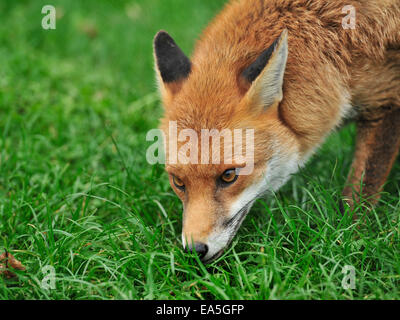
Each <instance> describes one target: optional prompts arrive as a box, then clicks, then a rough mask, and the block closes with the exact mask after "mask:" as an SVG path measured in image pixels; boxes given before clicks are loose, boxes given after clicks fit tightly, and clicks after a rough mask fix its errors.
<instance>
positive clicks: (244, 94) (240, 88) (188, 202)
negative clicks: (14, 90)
mask: <svg viewBox="0 0 400 320" xmlns="http://www.w3.org/2000/svg"><path fill="white" fill-rule="evenodd" d="M344 8H350V9H349V10H350V11H351V10H353V13H354V25H353V26H351V27H346V26H345V25H343V20H344V18H345V17H346V11H344ZM154 56H155V61H156V63H155V68H156V74H157V79H158V84H159V89H160V93H161V98H162V102H163V105H164V109H165V115H164V117H163V119H162V121H161V129H162V130H163V132H164V133H165V136H166V137H168V136H169V134H170V133H169V130H168V127H169V124H170V123H171V122H174V123H176V124H177V128H178V130H180V131H181V130H184V129H187V128H189V129H192V130H194V131H195V132H197V133H198V134H199V135H200V131H201V130H203V129H210V130H211V129H214V130H219V131H221V130H224V129H229V130H234V129H249V128H251V129H253V130H254V169H253V170H252V172H251V174H247V175H240V174H239V172H240V168H241V167H243V164H242V163H235V162H232V163H225V162H222V163H206V164H203V163H196V162H195V163H171V162H168V161H166V171H167V172H168V174H169V177H170V184H171V186H172V188H173V189H174V191H175V192H176V194H177V195H178V197H179V198H180V199H181V200H182V202H183V208H184V212H183V231H182V241H183V246H184V248H186V249H187V250H190V251H196V252H197V254H198V255H199V257H200V258H201V259H202V261H203V262H205V263H208V262H211V261H212V260H214V259H216V258H218V257H219V256H221V254H222V253H223V250H224V249H225V248H226V247H227V246H228V245H229V243H230V242H231V240H232V238H233V236H234V235H235V233H236V231H237V230H238V228H239V227H240V225H241V223H242V221H243V219H244V218H245V216H246V215H247V213H248V212H249V210H250V208H251V206H252V204H253V203H254V201H255V200H256V199H257V198H258V197H260V196H263V195H264V194H266V193H268V192H269V191H276V190H277V189H278V188H280V187H281V186H282V185H283V184H284V183H285V182H286V181H287V180H288V179H289V178H290V176H291V175H292V174H293V173H295V172H296V171H297V170H298V169H299V168H300V167H302V166H303V165H304V164H305V163H306V161H307V160H308V159H309V158H310V156H311V155H312V154H313V153H314V152H315V150H316V149H317V148H318V147H319V146H320V145H321V144H322V143H323V142H324V139H325V138H326V137H327V136H328V135H329V134H330V133H331V132H332V131H334V130H335V129H336V128H338V127H340V125H341V124H342V123H343V122H344V121H347V120H354V121H355V122H356V126H357V141H356V149H355V155H354V160H353V164H352V168H351V170H350V173H349V176H348V183H347V184H346V187H345V188H344V191H343V197H344V199H345V203H346V205H348V206H349V207H350V209H351V208H352V207H353V206H354V204H355V202H357V201H359V199H360V198H359V197H360V192H362V195H363V196H364V195H365V196H367V197H369V198H370V199H371V202H372V203H375V202H376V201H377V200H378V199H379V192H380V191H381V188H382V186H383V184H384V182H385V180H386V178H387V176H388V174H389V172H390V170H391V167H392V165H393V163H394V161H395V158H396V155H397V153H398V151H399V148H400V0H329V1H327V0H233V1H231V2H230V3H228V4H227V5H226V7H225V8H224V9H223V11H222V12H221V13H220V14H219V15H218V16H217V17H216V18H215V19H214V21H213V22H212V23H211V24H210V25H209V26H208V27H207V28H206V30H205V31H204V33H203V34H202V36H201V38H200V40H199V41H198V42H197V44H196V47H195V50H194V53H193V55H192V58H191V59H189V58H188V57H187V56H186V55H185V54H184V53H183V52H182V50H181V49H180V48H179V47H178V45H177V44H176V43H175V41H174V40H173V39H172V38H171V36H170V35H168V33H166V32H165V31H160V32H159V33H158V34H157V35H156V37H155V39H154ZM167 140H168V138H167ZM194 141H196V142H192V143H195V144H197V143H198V141H197V140H194ZM183 143H184V142H183V141H178V145H182V144H183ZM224 151H226V150H222V152H224ZM166 153H168V151H167V152H166ZM167 159H168V157H167ZM361 186H362V189H361Z"/></svg>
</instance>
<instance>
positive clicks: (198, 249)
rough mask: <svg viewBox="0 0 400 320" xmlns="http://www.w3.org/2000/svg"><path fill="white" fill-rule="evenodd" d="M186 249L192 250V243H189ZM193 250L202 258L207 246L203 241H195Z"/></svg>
mask: <svg viewBox="0 0 400 320" xmlns="http://www.w3.org/2000/svg"><path fill="white" fill-rule="evenodd" d="M187 250H188V251H192V252H193V245H192V244H189V245H188V247H187ZM194 251H196V253H197V255H198V256H199V258H200V259H202V258H204V257H205V255H206V254H207V252H208V246H207V245H206V244H204V243H201V242H195V243H194Z"/></svg>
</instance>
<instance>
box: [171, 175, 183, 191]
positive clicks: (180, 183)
mask: <svg viewBox="0 0 400 320" xmlns="http://www.w3.org/2000/svg"><path fill="white" fill-rule="evenodd" d="M172 181H174V185H175V187H177V188H178V189H180V190H185V184H184V183H183V181H182V180H181V179H179V178H178V177H175V176H172Z"/></svg>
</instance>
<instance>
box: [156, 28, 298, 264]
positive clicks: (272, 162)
mask: <svg viewBox="0 0 400 320" xmlns="http://www.w3.org/2000/svg"><path fill="white" fill-rule="evenodd" d="M203 45H204V44H203ZM206 49H207V50H201V51H195V54H194V56H193V58H192V60H190V59H189V58H188V57H187V56H186V55H185V54H184V53H183V51H182V50H181V49H180V48H179V47H178V45H177V44H176V43H175V41H174V40H173V39H172V38H171V36H169V35H168V33H166V32H164V31H160V32H159V33H158V34H157V35H156V37H155V39H154V56H155V61H156V63H155V69H156V74H157V80H158V85H159V90H160V93H161V97H162V102H163V105H164V109H165V114H164V118H163V119H162V121H161V129H162V130H163V132H164V135H165V138H166V141H167V143H166V144H165V146H166V148H165V151H166V152H165V153H166V159H167V160H166V171H167V172H168V174H169V180H170V184H171V186H172V188H173V190H174V191H175V193H176V194H177V195H178V197H179V198H180V199H181V200H182V202H183V230H182V241H183V246H184V247H185V248H186V249H189V250H191V251H192V250H194V251H196V252H197V253H198V255H199V256H200V258H201V259H202V261H203V262H206V263H207V262H210V261H212V260H214V259H216V258H217V257H219V256H220V255H221V254H222V253H223V250H224V248H226V247H227V246H228V244H229V243H230V242H231V240H232V238H233V237H234V235H235V233H236V232H237V230H238V228H239V227H240V225H241V223H242V221H243V220H244V218H245V216H246V215H247V213H248V212H249V210H250V208H251V206H252V205H253V203H254V201H255V200H256V199H257V198H258V197H260V196H262V195H264V194H265V193H267V192H268V191H274V190H277V189H278V188H279V187H281V186H282V185H283V184H284V183H285V182H286V181H287V179H288V178H289V176H290V175H291V174H292V173H294V172H295V171H297V168H298V165H299V145H298V143H297V141H296V138H295V137H294V135H293V132H292V131H291V130H290V129H288V128H287V126H286V125H285V123H284V121H282V119H281V117H280V112H279V105H280V103H281V101H282V99H283V98H284V97H283V87H284V74H285V68H286V64H287V59H288V33H287V31H286V30H284V31H283V32H282V33H281V35H280V36H279V35H278V36H277V37H276V39H275V41H273V43H272V44H271V45H270V46H267V48H265V50H264V51H263V52H262V53H261V54H260V53H258V55H257V56H255V55H254V54H247V55H246V54H244V53H240V52H239V53H238V52H235V51H234V50H228V51H227V52H222V53H221V52H218V49H217V48H212V47H209V48H206ZM171 123H172V124H174V126H175V128H176V132H175V133H172V131H171ZM188 130H190V132H191V133H194V135H195V136H197V137H195V138H192V137H191V136H190V135H189V134H185V132H186V133H187V131H188ZM204 130H210V131H212V130H214V132H225V133H227V132H228V133H229V132H231V133H232V132H236V131H235V130H242V131H243V132H247V130H252V131H251V132H253V139H245V137H248V135H246V134H245V133H243V135H242V136H241V138H239V139H228V138H226V136H225V135H224V144H223V146H222V144H221V143H219V144H216V145H214V143H213V142H212V143H211V140H212V137H210V136H209V135H204ZM181 133H183V138H182V135H181ZM172 136H174V137H172ZM228 136H229V134H228ZM230 137H232V135H231V136H230ZM188 138H189V139H188ZM201 138H203V140H204V139H205V140H206V143H205V144H206V145H207V146H213V147H215V146H217V147H216V149H217V150H215V148H214V149H213V150H212V151H209V150H204V148H203V143H201V142H200V140H201ZM173 139H175V140H177V141H176V146H175V149H174V148H171V147H170V146H167V144H168V143H171V144H172V143H173V142H172V140H173ZM244 140H245V141H244ZM203 142H204V141H203ZM225 142H227V143H225ZM242 143H243V144H242ZM200 144H201V148H200ZM237 144H242V146H241V148H238V149H239V151H240V149H242V150H244V149H246V150H250V152H249V153H248V154H246V155H245V156H242V157H236V156H237V154H236V153H237V152H236V148H235V147H236V146H237ZM199 149H200V151H198V150H199ZM193 150H197V151H196V152H194V156H193V152H192V154H191V155H190V157H187V153H188V152H189V153H190V152H191V151H193ZM232 150H234V151H233V152H232ZM251 150H252V152H251ZM216 152H217V153H218V152H219V153H220V154H221V156H219V157H217V159H218V160H219V161H214V160H215V159H214V158H213V160H211V159H210V158H211V157H212V156H214V155H215V153H216ZM172 153H177V154H178V156H177V155H176V154H175V155H173V154H172ZM204 154H206V155H204ZM222 154H223V155H224V156H222ZM227 154H228V155H233V156H232V157H231V159H230V160H229V161H225V160H226V157H225V155H227ZM179 155H183V157H179ZM177 158H179V159H182V158H183V159H185V160H184V161H176V160H177ZM222 158H223V159H222ZM171 159H174V160H175V161H172V160H171ZM221 159H222V160H221ZM190 160H191V161H190ZM250 162H251V166H249V163H250Z"/></svg>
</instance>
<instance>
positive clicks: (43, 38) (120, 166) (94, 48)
mask: <svg viewBox="0 0 400 320" xmlns="http://www.w3.org/2000/svg"><path fill="white" fill-rule="evenodd" d="M49 3H50V4H52V5H54V6H55V7H56V9H57V15H58V19H57V29H56V30H44V29H42V27H41V20H42V17H43V15H42V14H41V9H42V7H43V6H44V5H46V4H49ZM223 3H224V1H222V0H192V1H187V0H146V1H142V0H135V1H132V0H131V1H122V0H114V1H105V0H104V1H94V0H93V1H92V0H85V1H68V0H63V1H62V0H52V1H48V0H46V1H44V0H43V1H42V0H35V1H33V0H32V1H23V0H18V1H11V0H3V1H1V2H0V21H1V24H0V253H2V252H3V251H4V250H8V251H9V252H11V253H12V254H14V255H15V257H16V258H17V259H18V260H20V261H21V262H22V263H23V264H24V265H25V266H26V271H21V272H18V278H16V279H4V278H2V277H0V299H400V289H399V288H400V228H399V227H400V214H399V213H400V200H399V195H400V184H399V181H400V170H399V169H400V162H399V161H398V162H397V164H396V165H395V168H394V170H393V172H392V174H391V176H390V178H389V180H388V183H387V185H386V187H385V192H384V193H383V195H382V199H381V201H380V203H379V205H378V206H377V207H376V209H375V210H372V211H371V212H367V211H366V210H365V209H364V208H363V207H362V206H360V207H359V208H358V211H359V213H360V214H362V215H365V219H364V220H363V221H362V222H361V221H360V222H357V223H353V221H352V220H351V219H350V218H349V215H341V214H340V213H339V212H338V205H337V203H338V201H339V199H340V192H341V189H342V187H343V185H344V183H345V177H346V175H347V170H348V168H349V166H350V163H351V160H352V152H353V144H354V133H355V128H354V126H349V127H346V128H345V129H344V130H342V131H341V132H340V133H335V134H333V135H332V136H331V137H330V138H329V139H328V141H327V142H326V144H325V145H324V146H323V147H322V148H321V149H320V150H319V152H318V154H317V155H316V156H315V157H314V158H313V159H312V160H311V161H310V163H309V164H308V166H307V167H306V168H304V169H303V170H302V171H301V172H299V173H298V174H297V175H296V176H294V177H293V179H292V180H291V181H290V182H289V183H288V184H287V185H286V186H285V187H284V188H283V189H282V190H281V191H280V192H279V193H277V194H276V195H274V196H273V197H269V198H268V199H265V200H259V201H258V202H257V203H256V205H255V206H254V207H253V209H252V210H251V212H250V214H249V216H248V217H247V219H246V220H245V222H244V224H243V226H242V228H241V229H240V231H239V233H238V235H237V236H236V238H235V240H234V242H233V244H232V246H231V247H230V248H229V250H227V251H226V253H225V254H224V255H223V256H222V257H221V258H219V259H218V260H217V261H215V262H213V263H212V264H211V265H206V266H205V265H203V264H202V263H201V262H200V261H199V260H198V259H197V257H194V256H193V255H188V254H185V253H184V252H183V250H182V248H181V241H180V239H181V237H180V231H181V211H182V205H181V203H180V201H179V200H178V198H177V197H176V196H175V195H174V193H173V191H172V189H171V188H170V187H169V184H168V179H167V175H166V174H165V173H164V169H163V167H162V166H150V165H149V164H148V163H147V162H146V159H145V154H146V148H147V147H148V146H149V145H150V143H149V142H146V140H145V136H146V133H147V131H148V130H150V129H152V128H156V127H157V126H158V119H159V117H160V116H161V114H162V106H161V105H160V102H159V99H158V94H157V91H156V86H155V81H154V71H153V56H152V39H153V37H154V35H155V33H156V32H157V31H158V30H160V29H165V30H168V31H169V32H170V33H171V34H172V35H173V36H174V37H175V39H176V41H177V42H178V43H179V44H180V45H181V47H182V48H183V49H184V51H185V52H187V53H190V52H191V50H192V48H193V44H194V42H195V40H196V38H197V37H198V35H199V34H200V32H201V30H202V29H203V28H204V27H205V26H206V25H207V23H208V21H209V20H210V19H211V18H212V17H213V16H214V15H215V14H216V13H217V12H218V10H219V9H220V8H221V7H222V6H223ZM346 265H349V266H352V267H354V269H355V288H354V289H352V290H351V289H350V290H345V289H344V288H343V287H342V279H343V278H344V276H345V275H344V274H343V273H342V269H343V268H344V267H345V266H346ZM45 266H52V267H53V268H54V271H55V276H56V278H55V283H54V284H55V286H54V287H53V288H50V289H49V288H46V286H43V285H42V284H43V283H44V282H43V279H44V277H45V276H46V274H45V273H44V272H43V271H44V269H43V268H44V267H45ZM45 279H46V278H45Z"/></svg>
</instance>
